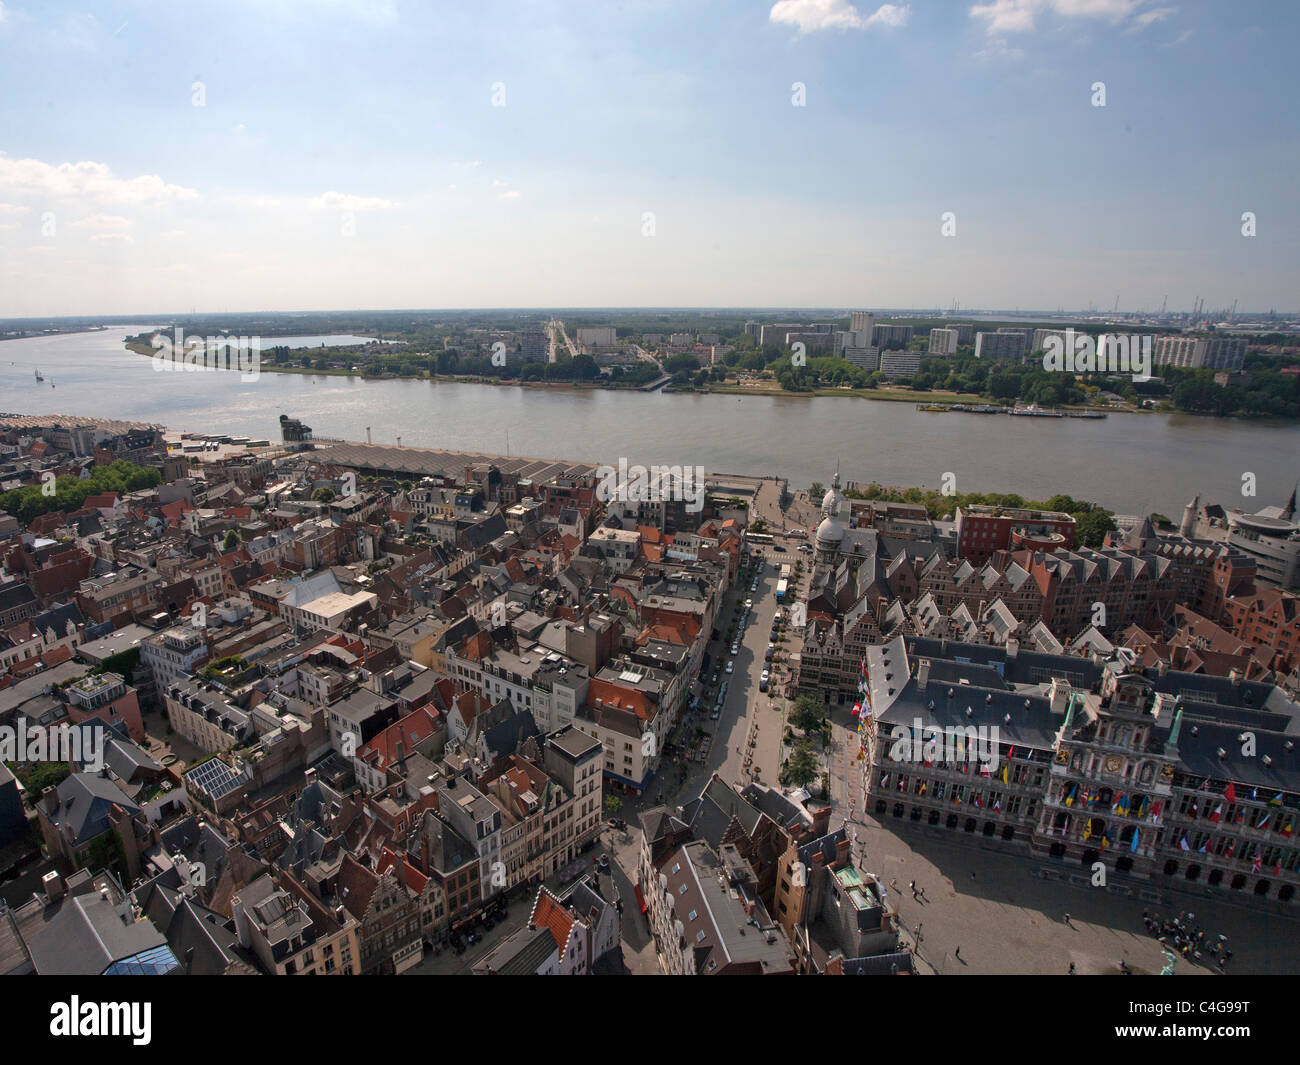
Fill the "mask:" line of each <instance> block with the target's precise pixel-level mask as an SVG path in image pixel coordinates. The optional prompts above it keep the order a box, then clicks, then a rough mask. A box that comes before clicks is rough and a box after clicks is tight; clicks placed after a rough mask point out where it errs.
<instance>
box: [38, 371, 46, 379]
mask: <svg viewBox="0 0 1300 1065" xmlns="http://www.w3.org/2000/svg"><path fill="white" fill-rule="evenodd" d="M36 380H38V381H44V380H45V378H44V377H42V376H41V371H40V370H37V371H36Z"/></svg>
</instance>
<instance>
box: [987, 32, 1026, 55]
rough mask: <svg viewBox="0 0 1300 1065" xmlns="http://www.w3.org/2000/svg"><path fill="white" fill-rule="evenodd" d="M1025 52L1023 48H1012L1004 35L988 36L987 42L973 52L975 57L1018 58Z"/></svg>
mask: <svg viewBox="0 0 1300 1065" xmlns="http://www.w3.org/2000/svg"><path fill="white" fill-rule="evenodd" d="M1024 54H1025V50H1024V49H1023V48H1012V47H1011V46H1010V45H1008V44H1007V39H1006V38H1005V37H993V38H990V40H989V42H988V44H987V45H986V46H985V47H983V48H981V49H980V50H979V51H978V52H976V53H975V57H976V58H977V59H1020V58H1021V57H1023V56H1024Z"/></svg>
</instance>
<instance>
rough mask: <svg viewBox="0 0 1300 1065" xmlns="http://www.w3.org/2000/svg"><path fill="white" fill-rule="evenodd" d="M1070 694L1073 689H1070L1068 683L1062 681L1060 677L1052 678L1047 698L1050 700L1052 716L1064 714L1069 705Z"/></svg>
mask: <svg viewBox="0 0 1300 1065" xmlns="http://www.w3.org/2000/svg"><path fill="white" fill-rule="evenodd" d="M1072 693H1073V689H1072V688H1071V687H1070V683H1069V681H1066V680H1062V679H1061V678H1060V677H1053V678H1052V687H1051V690H1050V692H1049V697H1050V699H1051V710H1052V713H1053V714H1063V713H1065V709H1066V707H1067V706H1068V705H1069V702H1070V696H1071V694H1072Z"/></svg>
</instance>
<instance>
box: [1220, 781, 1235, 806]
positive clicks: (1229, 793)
mask: <svg viewBox="0 0 1300 1065" xmlns="http://www.w3.org/2000/svg"><path fill="white" fill-rule="evenodd" d="M1223 797H1224V798H1225V799H1227V800H1228V802H1230V803H1233V802H1236V801H1237V789H1236V788H1235V787H1233V784H1232V781H1231V780H1230V781H1228V786H1227V787H1226V788H1224V789H1223Z"/></svg>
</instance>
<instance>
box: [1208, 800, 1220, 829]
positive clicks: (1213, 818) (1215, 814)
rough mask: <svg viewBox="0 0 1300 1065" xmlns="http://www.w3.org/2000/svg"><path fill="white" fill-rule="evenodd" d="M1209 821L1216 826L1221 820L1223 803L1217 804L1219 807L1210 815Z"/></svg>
mask: <svg viewBox="0 0 1300 1065" xmlns="http://www.w3.org/2000/svg"><path fill="white" fill-rule="evenodd" d="M1210 820H1211V821H1213V822H1214V823H1215V824H1216V825H1217V824H1218V823H1219V822H1220V821H1222V820H1223V803H1219V805H1218V806H1216V807H1215V808H1214V812H1213V813H1212V814H1210Z"/></svg>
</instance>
